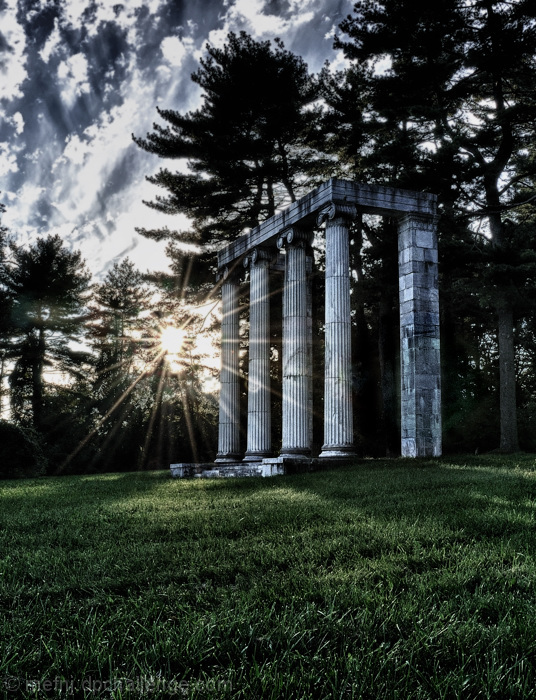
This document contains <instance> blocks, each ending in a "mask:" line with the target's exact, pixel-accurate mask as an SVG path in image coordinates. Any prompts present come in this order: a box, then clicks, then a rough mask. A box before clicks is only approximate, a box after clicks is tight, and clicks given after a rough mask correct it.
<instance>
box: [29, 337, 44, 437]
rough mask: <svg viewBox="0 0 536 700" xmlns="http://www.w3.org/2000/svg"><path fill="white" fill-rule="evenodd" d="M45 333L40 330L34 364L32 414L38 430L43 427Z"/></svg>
mask: <svg viewBox="0 0 536 700" xmlns="http://www.w3.org/2000/svg"><path fill="white" fill-rule="evenodd" d="M45 352H46V346H45V331H44V330H43V328H39V336H38V340H37V348H36V351H35V356H34V360H33V363H32V412H33V424H34V427H35V429H36V430H41V428H42V425H43V403H44V399H43V393H44V392H43V370H44V366H45Z"/></svg>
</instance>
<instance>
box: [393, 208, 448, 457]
mask: <svg viewBox="0 0 536 700" xmlns="http://www.w3.org/2000/svg"><path fill="white" fill-rule="evenodd" d="M398 246H399V289H400V364H401V433H402V445H401V447H402V456H404V457H428V456H439V455H440V454H441V367H440V352H439V293H438V281H437V280H438V275H437V239H436V223H435V219H434V217H432V216H428V217H427V216H423V215H422V214H407V215H405V216H404V217H403V218H402V219H401V220H400V222H399V238H398Z"/></svg>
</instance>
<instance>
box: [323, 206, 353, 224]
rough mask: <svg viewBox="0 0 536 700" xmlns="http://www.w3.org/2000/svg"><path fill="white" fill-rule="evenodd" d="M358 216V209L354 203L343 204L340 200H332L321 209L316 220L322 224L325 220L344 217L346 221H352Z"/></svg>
mask: <svg viewBox="0 0 536 700" xmlns="http://www.w3.org/2000/svg"><path fill="white" fill-rule="evenodd" d="M356 216H357V209H356V208H355V207H354V206H353V204H341V203H340V202H330V203H329V204H328V205H326V206H325V207H323V208H322V209H320V211H319V212H318V214H317V218H316V222H317V224H318V226H321V225H322V224H323V223H324V221H334V220H335V219H343V220H344V222H345V223H350V222H351V221H353V220H354V219H355V218H356Z"/></svg>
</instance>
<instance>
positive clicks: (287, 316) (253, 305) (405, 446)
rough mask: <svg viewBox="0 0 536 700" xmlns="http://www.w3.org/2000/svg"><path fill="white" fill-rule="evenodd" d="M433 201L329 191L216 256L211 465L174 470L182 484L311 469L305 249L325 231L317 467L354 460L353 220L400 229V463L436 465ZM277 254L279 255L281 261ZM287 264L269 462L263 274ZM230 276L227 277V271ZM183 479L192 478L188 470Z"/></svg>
mask: <svg viewBox="0 0 536 700" xmlns="http://www.w3.org/2000/svg"><path fill="white" fill-rule="evenodd" d="M436 206H437V204H436V196H435V195H432V194H426V193H423V192H412V191H408V190H400V189H395V188H391V187H379V186H372V185H359V184H357V183H355V182H350V181H347V180H339V179H331V180H329V181H328V182H326V183H324V184H323V185H320V186H319V187H317V188H316V189H315V190H313V191H312V192H310V193H309V194H308V195H306V196H305V197H302V198H301V199H300V200H298V201H297V202H295V203H293V204H291V205H290V206H289V207H288V208H287V209H285V210H284V211H282V212H280V213H279V214H276V215H275V216H272V217H271V218H270V219H268V220H266V221H264V222H263V223H262V224H260V225H259V226H257V227H256V228H254V229H252V230H251V231H250V232H249V233H247V234H245V235H243V236H241V237H240V238H238V239H237V240H236V241H234V242H233V243H231V244H230V245H228V246H226V247H225V248H224V249H222V250H221V251H220V252H219V253H218V268H219V270H220V275H221V278H222V285H221V290H222V314H223V320H222V364H221V375H220V382H221V391H220V423H219V440H218V455H217V458H216V465H215V466H214V465H212V468H211V466H210V465H204V466H202V467H201V466H200V467H199V468H197V469H195V468H193V465H182V464H178V465H171V471H172V473H174V474H176V475H179V476H183V475H187V474H191V473H197V474H198V475H203V476H226V475H227V476H235V475H241V474H246V473H247V474H248V475H249V474H251V475H264V476H266V475H272V474H280V473H284V472H285V467H286V465H290V464H292V465H294V463H295V462H296V461H300V460H301V461H307V460H309V461H311V458H312V454H311V448H312V400H311V397H312V351H311V317H312V309H311V294H310V287H309V279H308V277H309V272H310V268H311V264H310V260H311V249H310V246H311V242H312V240H313V232H314V230H315V229H316V228H318V227H319V226H322V225H325V249H326V298H325V302H326V303H325V314H326V315H325V363H324V364H325V378H324V443H323V446H322V450H321V453H320V455H319V459H320V460H325V461H327V460H338V459H341V458H344V459H347V458H348V457H350V456H351V455H353V454H354V440H353V414H352V383H351V371H352V357H351V315H350V266H349V235H348V232H349V228H350V226H351V224H352V221H353V219H355V217H356V216H357V215H358V213H371V214H378V215H381V216H389V217H393V218H396V219H397V220H398V250H399V258H398V263H399V289H400V363H401V372H400V374H401V429H402V439H401V454H402V456H404V457H428V456H439V455H440V454H441V376H440V375H441V373H440V358H439V297H438V282H437V262H438V258H437V235H436V223H437V221H436V219H437V216H436ZM278 251H281V252H280V253H278ZM282 254H283V256H284V261H285V262H284V289H283V386H282V393H283V396H282V409H283V418H282V420H283V424H282V447H281V451H280V454H279V456H273V454H272V439H271V417H270V399H271V393H270V345H269V329H270V291H269V289H270V274H271V270H272V269H279V267H280V264H279V262H278V261H279V260H280V258H281V256H282ZM241 261H243V265H244V266H245V267H247V268H249V277H250V300H249V312H250V337H249V377H248V425H247V448H246V452H245V455H244V457H243V461H242V456H241V455H240V452H239V450H240V442H239V435H240V430H239V429H240V425H239V420H240V405H239V398H240V395H239V375H238V359H239V358H238V352H239V336H238V333H239V319H238V282H237V279H236V275H237V272H236V271H237V270H238V269H239V263H240V262H241ZM231 269H232V270H234V272H233V273H230V272H229V270H231ZM189 467H192V468H189Z"/></svg>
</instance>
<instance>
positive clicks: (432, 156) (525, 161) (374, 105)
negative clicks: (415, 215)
mask: <svg viewBox="0 0 536 700" xmlns="http://www.w3.org/2000/svg"><path fill="white" fill-rule="evenodd" d="M534 19H535V13H534V9H533V8H532V5H531V3H529V2H527V1H526V0H520V1H519V2H515V3H507V2H495V1H493V0H471V1H470V2H465V1H462V0H444V1H443V2H439V3H435V4H433V5H430V4H427V3H424V2H422V1H418V0H385V2H383V3H382V4H381V5H379V4H377V3H375V2H372V0H362V1H360V2H357V3H356V5H355V8H354V16H351V17H349V18H347V19H346V20H345V21H344V22H343V23H342V24H341V29H342V31H343V32H344V33H345V34H346V35H347V37H348V39H346V40H339V41H338V43H337V45H338V46H339V47H340V48H342V49H343V50H344V52H345V54H346V56H347V57H348V58H349V59H350V60H351V61H352V69H351V71H352V72H351V74H349V75H350V76H351V80H352V82H353V84H354V85H355V86H357V87H358V88H359V100H360V103H361V104H362V105H363V115H364V116H362V117H361V121H360V124H361V128H360V130H358V135H359V137H360V138H361V139H362V146H361V151H360V153H362V154H364V155H365V160H366V164H367V166H368V167H370V166H371V164H372V163H373V162H374V165H375V170H372V171H371V170H368V171H365V172H367V173H368V175H369V178H370V177H371V172H372V177H375V178H377V180H376V181H379V180H383V183H384V184H392V185H395V186H399V187H404V186H405V187H411V188H412V189H421V188H423V189H428V190H430V191H433V192H437V193H438V194H440V196H441V208H442V212H443V213H444V216H445V221H448V222H449V223H455V231H456V235H458V237H464V236H465V234H464V233H461V232H462V231H463V227H462V226H460V223H461V217H462V216H463V217H465V231H466V232H469V235H470V234H471V231H473V239H474V238H475V234H474V231H475V229H476V225H475V222H476V223H478V222H479V221H480V222H482V223H484V224H485V230H486V233H487V236H488V240H489V242H488V243H487V244H486V247H487V248H488V249H490V250H486V255H487V261H486V262H487V267H488V268H489V267H493V266H494V264H495V263H497V262H498V260H500V258H501V257H502V256H504V255H506V254H507V248H508V243H507V230H506V227H505V223H504V221H505V217H506V216H507V213H508V212H509V211H511V210H512V208H513V207H514V206H515V205H516V197H517V191H518V189H519V183H520V182H523V180H524V179H525V178H527V177H528V176H530V175H531V174H532V173H533V171H534V163H533V161H531V160H530V158H528V157H526V155H525V152H526V147H527V144H530V143H531V142H533V141H534V138H535V136H536V133H535V132H536V118H535V117H536V100H535V97H534V96H535V94H536V93H535V87H536V85H535V83H536V26H535V22H534ZM349 79H350V78H349ZM346 85H348V83H347V84H346ZM334 142H335V143H337V138H336V137H334ZM382 164H384V166H385V167H383V168H382ZM471 222H473V225H471V227H469V228H468V227H467V223H471ZM442 235H446V236H448V235H449V232H448V231H445V226H444V225H443V226H442ZM476 238H478V236H476ZM509 287H510V284H509V283H508V282H507V281H506V280H505V279H504V277H503V278H502V282H501V283H500V284H499V283H498V280H497V279H496V280H495V285H494V287H493V289H490V291H492V292H493V294H492V298H490V304H491V306H492V307H493V308H494V310H495V313H496V319H497V338H498V348H499V363H500V418H501V420H500V424H501V438H500V446H501V449H502V450H503V451H514V450H516V449H517V448H518V437H517V423H516V389H515V353H514V342H513V328H514V315H515V309H514V306H513V301H512V294H511V293H510V291H509Z"/></svg>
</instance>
